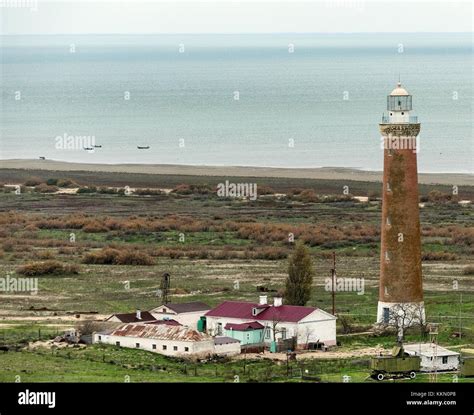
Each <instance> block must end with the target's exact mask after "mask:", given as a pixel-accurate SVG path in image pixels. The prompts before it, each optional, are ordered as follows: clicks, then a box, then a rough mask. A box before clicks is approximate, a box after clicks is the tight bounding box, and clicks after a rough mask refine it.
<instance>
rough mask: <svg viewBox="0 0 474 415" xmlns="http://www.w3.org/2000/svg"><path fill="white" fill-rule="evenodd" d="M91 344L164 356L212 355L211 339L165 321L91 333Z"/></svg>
mask: <svg viewBox="0 0 474 415" xmlns="http://www.w3.org/2000/svg"><path fill="white" fill-rule="evenodd" d="M93 342H94V343H106V344H112V345H115V346H119V347H129V348H133V349H142V350H147V351H150V352H156V353H160V354H163V355H166V356H183V357H185V356H191V355H202V356H203V357H204V356H209V355H212V354H215V350H214V339H213V338H212V337H210V336H209V335H207V334H205V333H200V332H198V331H196V330H193V329H190V328H188V327H185V326H179V325H178V326H177V325H168V324H143V323H139V324H123V325H121V326H119V327H117V328H116V329H113V330H111V331H108V332H101V333H94V336H93Z"/></svg>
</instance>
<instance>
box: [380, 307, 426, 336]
mask: <svg viewBox="0 0 474 415" xmlns="http://www.w3.org/2000/svg"><path fill="white" fill-rule="evenodd" d="M424 320H425V318H424V311H423V306H421V305H418V304H412V303H399V304H395V305H394V306H393V307H391V308H390V316H389V321H388V324H387V326H389V327H393V328H394V329H395V331H396V332H397V342H398V343H403V341H404V340H405V330H406V329H407V328H409V327H414V326H418V327H420V332H423V331H424V327H425V326H424V324H425V321H424Z"/></svg>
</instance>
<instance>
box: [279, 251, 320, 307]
mask: <svg viewBox="0 0 474 415" xmlns="http://www.w3.org/2000/svg"><path fill="white" fill-rule="evenodd" d="M312 284H313V263H312V261H311V257H310V255H309V251H308V249H307V248H306V247H305V246H304V244H303V243H298V244H297V245H296V248H295V252H294V253H293V255H292V256H291V257H290V260H289V266H288V277H287V279H286V284H285V302H286V304H291V305H306V303H307V302H308V301H309V299H310V297H311V286H312Z"/></svg>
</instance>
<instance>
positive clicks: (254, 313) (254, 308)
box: [252, 307, 258, 316]
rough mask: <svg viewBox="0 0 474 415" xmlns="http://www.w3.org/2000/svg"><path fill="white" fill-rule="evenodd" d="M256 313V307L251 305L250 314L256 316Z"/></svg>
mask: <svg viewBox="0 0 474 415" xmlns="http://www.w3.org/2000/svg"><path fill="white" fill-rule="evenodd" d="M257 314H258V311H257V308H256V307H253V308H252V316H256V315H257Z"/></svg>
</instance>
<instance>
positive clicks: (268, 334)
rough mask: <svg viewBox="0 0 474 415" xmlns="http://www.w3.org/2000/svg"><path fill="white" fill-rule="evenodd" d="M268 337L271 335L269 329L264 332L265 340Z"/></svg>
mask: <svg viewBox="0 0 474 415" xmlns="http://www.w3.org/2000/svg"><path fill="white" fill-rule="evenodd" d="M270 335H271V330H270V328H269V327H267V328H266V330H265V338H266V339H269V338H270Z"/></svg>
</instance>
